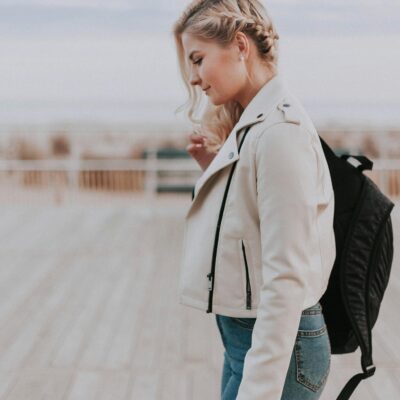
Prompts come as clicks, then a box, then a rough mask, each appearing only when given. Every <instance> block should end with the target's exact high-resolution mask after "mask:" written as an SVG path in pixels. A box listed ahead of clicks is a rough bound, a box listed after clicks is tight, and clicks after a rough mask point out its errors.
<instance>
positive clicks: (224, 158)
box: [186, 75, 287, 216]
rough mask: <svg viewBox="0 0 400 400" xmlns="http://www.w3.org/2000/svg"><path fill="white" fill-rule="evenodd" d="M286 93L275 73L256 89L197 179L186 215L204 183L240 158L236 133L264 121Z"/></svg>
mask: <svg viewBox="0 0 400 400" xmlns="http://www.w3.org/2000/svg"><path fill="white" fill-rule="evenodd" d="M286 93H287V92H286V86H285V83H284V81H283V80H282V79H281V78H280V76H279V75H275V76H274V77H273V78H272V79H271V80H269V81H268V82H267V83H266V84H265V85H264V86H263V87H262V88H261V89H260V90H259V91H258V93H257V94H256V95H255V96H254V98H253V99H252V100H251V102H250V103H249V104H248V106H247V107H246V108H245V110H244V111H243V113H242V115H241V117H240V119H239V121H238V122H237V123H236V125H235V126H234V127H233V129H232V131H231V132H230V134H229V135H228V137H227V139H226V140H225V143H224V144H223V145H222V147H221V148H220V149H219V151H218V153H217V155H216V156H215V157H214V159H213V160H212V162H211V163H210V165H209V166H208V168H207V169H206V170H205V171H204V172H203V174H202V175H201V176H200V178H199V179H198V180H197V182H196V185H195V188H194V197H193V200H192V203H191V205H190V207H189V209H188V211H187V213H186V216H187V215H188V214H189V213H190V210H191V209H192V207H193V205H194V203H196V200H197V198H198V195H199V193H200V191H201V189H202V188H203V187H204V185H205V183H206V182H207V181H208V180H209V179H210V178H211V177H212V176H213V175H214V174H216V173H217V172H218V171H220V170H221V169H223V168H225V167H227V166H228V165H230V164H232V163H234V162H235V161H237V160H238V159H239V158H240V156H239V153H238V133H239V132H240V131H241V130H242V129H243V128H246V127H248V126H251V125H254V124H256V123H259V122H262V121H264V120H265V119H266V118H267V116H268V115H269V114H270V113H271V112H272V111H273V109H274V106H275V105H276V104H277V103H278V102H279V101H280V100H281V99H282V97H284V96H285V94H286ZM239 136H240V135H239Z"/></svg>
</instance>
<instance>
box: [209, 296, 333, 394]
mask: <svg viewBox="0 0 400 400" xmlns="http://www.w3.org/2000/svg"><path fill="white" fill-rule="evenodd" d="M216 320H217V325H218V329H219V331H220V334H221V338H222V343H223V345H224V348H225V353H224V365H223V371H222V380H221V400H234V399H236V396H237V393H238V390H239V385H240V382H241V380H242V372H243V364H244V358H245V356H246V353H247V351H248V350H249V348H250V347H251V336H252V332H253V326H254V323H255V321H256V318H233V317H227V316H223V315H218V314H217V315H216ZM330 350H331V349H330V343H329V337H328V332H327V330H326V325H325V320H324V317H323V314H322V308H321V305H320V304H319V303H317V304H316V305H315V306H312V307H310V308H308V309H307V310H304V311H303V312H302V315H301V319H300V326H299V330H298V333H297V337H296V341H295V344H294V347H293V353H292V357H291V359H290V364H289V369H288V371H287V375H286V380H285V385H284V387H283V393H282V397H281V400H317V399H319V398H320V396H321V393H322V390H323V389H324V387H325V383H326V379H327V377H328V374H329V370H330V361H331V351H330Z"/></svg>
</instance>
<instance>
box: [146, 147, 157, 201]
mask: <svg viewBox="0 0 400 400" xmlns="http://www.w3.org/2000/svg"><path fill="white" fill-rule="evenodd" d="M157 174H158V168H157V148H156V147H150V148H149V149H148V151H147V158H146V179H145V194H146V198H147V199H148V200H149V201H150V202H151V204H152V205H153V203H154V200H155V197H156V194H157V184H158V179H157Z"/></svg>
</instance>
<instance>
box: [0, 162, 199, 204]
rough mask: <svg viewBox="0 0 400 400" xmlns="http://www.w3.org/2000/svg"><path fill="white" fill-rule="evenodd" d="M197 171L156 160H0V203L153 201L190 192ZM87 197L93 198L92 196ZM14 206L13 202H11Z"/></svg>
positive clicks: (190, 165) (188, 164)
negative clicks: (180, 190) (162, 192)
mask: <svg viewBox="0 0 400 400" xmlns="http://www.w3.org/2000/svg"><path fill="white" fill-rule="evenodd" d="M200 174H201V171H200V168H199V166H198V165H197V164H196V162H195V161H194V160H192V159H173V160H172V159H171V160H162V159H157V158H155V157H154V156H151V155H149V158H148V159H144V160H142V159H141V160H73V159H69V160H61V159H58V160H0V201H1V200H2V201H3V202H6V203H7V202H13V201H14V199H17V198H18V197H19V198H20V199H21V197H23V200H24V201H23V202H27V201H28V202H29V198H30V197H32V198H47V199H48V198H53V199H54V201H55V202H57V203H61V202H65V201H64V200H66V199H67V198H68V200H71V199H72V198H74V199H76V198H79V197H80V196H81V195H89V194H91V195H94V194H96V195H97V196H96V199H99V198H100V197H101V196H100V194H103V195H104V194H107V193H108V194H110V193H111V194H113V195H115V196H118V195H119V196H120V197H124V198H129V195H133V196H136V197H140V196H142V197H145V198H146V200H150V201H152V200H154V199H155V198H156V196H157V195H158V190H159V188H160V186H161V185H164V188H167V187H168V186H170V187H171V191H173V190H174V189H173V188H174V187H175V188H176V187H179V186H180V187H184V186H186V188H187V189H188V188H190V187H192V186H194V184H195V182H196V180H197V178H198V176H200ZM92 197H93V196H92ZM17 202H18V200H17Z"/></svg>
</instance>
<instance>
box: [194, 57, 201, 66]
mask: <svg viewBox="0 0 400 400" xmlns="http://www.w3.org/2000/svg"><path fill="white" fill-rule="evenodd" d="M202 60H203V59H202V58H199V59H197V60H196V61H195V62H194V63H193V64H199V65H200V64H201V61H202Z"/></svg>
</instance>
